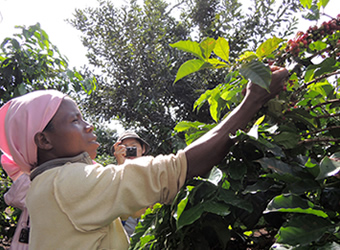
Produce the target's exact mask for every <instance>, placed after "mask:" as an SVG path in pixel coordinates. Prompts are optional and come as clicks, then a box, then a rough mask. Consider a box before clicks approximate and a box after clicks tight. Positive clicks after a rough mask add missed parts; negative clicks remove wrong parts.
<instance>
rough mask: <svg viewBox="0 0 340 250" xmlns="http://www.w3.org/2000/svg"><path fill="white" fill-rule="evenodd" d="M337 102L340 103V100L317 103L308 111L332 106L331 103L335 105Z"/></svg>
mask: <svg viewBox="0 0 340 250" xmlns="http://www.w3.org/2000/svg"><path fill="white" fill-rule="evenodd" d="M337 102H339V103H340V99H333V100H328V101H326V102H322V103H319V104H317V105H314V106H313V107H310V109H309V110H313V109H316V108H318V107H321V106H322V105H327V104H333V103H337Z"/></svg>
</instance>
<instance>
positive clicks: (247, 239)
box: [131, 1, 340, 249]
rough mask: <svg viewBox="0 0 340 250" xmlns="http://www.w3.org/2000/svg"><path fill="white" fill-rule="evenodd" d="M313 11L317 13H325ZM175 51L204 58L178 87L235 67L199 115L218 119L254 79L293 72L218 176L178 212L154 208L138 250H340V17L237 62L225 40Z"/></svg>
mask: <svg viewBox="0 0 340 250" xmlns="http://www.w3.org/2000/svg"><path fill="white" fill-rule="evenodd" d="M307 4H308V3H306V1H305V5H307ZM321 4H322V1H319V7H321ZM310 8H311V9H312V10H313V11H312V13H311V16H314V17H315V16H316V15H318V14H319V12H318V10H319V8H317V7H315V6H310ZM172 46H173V47H175V48H177V49H180V50H183V51H187V52H190V53H192V54H193V55H194V56H196V59H191V60H189V61H187V62H185V63H184V64H182V65H181V67H180V68H179V70H178V73H177V77H176V79H175V81H178V80H179V79H181V78H183V77H187V76H188V75H189V74H192V73H194V72H196V71H199V70H203V69H209V68H211V69H218V68H228V69H229V74H228V75H227V77H226V79H225V82H224V83H221V84H220V85H218V86H217V87H216V88H215V89H212V90H207V91H206V92H205V93H204V94H203V95H201V97H200V98H199V99H198V100H197V101H196V103H195V107H196V108H198V109H199V108H200V107H201V106H202V105H203V104H204V103H209V105H210V112H211V116H212V117H213V118H214V120H215V121H216V122H218V121H219V119H220V117H221V113H223V110H224V109H227V110H229V107H230V106H231V104H232V103H239V102H240V100H241V99H242V90H243V89H244V88H245V85H246V84H247V82H248V79H250V80H253V81H254V82H259V84H260V85H261V86H263V87H264V88H266V86H268V84H269V81H270V74H271V73H270V70H269V69H268V64H270V65H280V66H285V67H288V68H289V69H290V79H289V81H288V83H287V86H286V89H285V91H283V92H282V93H281V94H280V95H279V96H278V97H277V98H275V99H273V100H271V101H270V102H269V103H268V104H267V105H266V106H265V107H263V108H262V109H261V111H260V112H259V114H258V116H257V117H256V118H255V119H254V121H253V122H252V124H250V126H249V127H248V128H247V129H246V130H244V131H241V130H240V131H238V132H237V133H236V134H235V135H233V137H234V139H235V141H236V143H235V145H234V146H233V148H232V149H231V150H230V153H229V154H228V155H227V157H226V159H225V161H224V162H223V163H222V164H220V165H219V166H218V168H215V169H214V170H213V171H212V172H211V174H210V176H209V177H207V178H195V179H194V180H190V181H188V182H187V183H186V185H185V187H184V188H182V190H181V191H180V192H179V194H178V195H177V197H176V199H175V200H174V202H173V203H172V204H171V205H163V206H161V205H159V204H156V205H155V206H154V208H153V210H151V209H149V210H148V211H147V213H146V214H145V215H144V217H143V219H142V220H141V223H140V224H139V226H138V227H137V229H136V231H135V235H133V237H132V245H131V249H338V248H339V247H340V231H339V225H340V224H339V223H340V220H339V211H340V206H339V204H340V200H339V194H340V181H339V176H338V173H339V170H340V146H339V142H340V139H339V136H340V119H339V115H340V113H339V111H340V94H339V86H340V79H339V75H340V63H339V61H340V60H339V56H340V53H339V52H340V15H338V16H337V17H336V18H333V19H331V20H330V21H329V22H324V23H323V24H322V25H321V26H319V27H317V26H315V27H314V26H313V27H311V28H309V29H308V31H307V32H306V33H303V32H299V33H298V34H297V35H296V37H295V38H294V39H292V40H289V41H285V40H282V39H278V38H276V37H274V38H271V39H268V40H267V41H266V42H264V43H262V44H261V45H260V46H259V47H258V48H257V49H256V51H247V52H245V53H244V54H242V55H241V56H240V57H239V58H238V59H237V60H230V57H229V54H230V52H229V44H228V42H227V40H225V39H224V38H218V39H212V38H210V39H205V40H203V41H201V42H200V43H196V42H192V41H181V42H178V43H175V44H172ZM268 76H269V77H268ZM176 84H181V83H180V82H178V83H176ZM215 124H216V123H215ZM215 124H205V123H202V122H184V121H183V122H180V123H179V124H177V126H176V127H175V130H176V131H177V132H185V133H186V140H187V142H188V143H190V142H191V141H192V140H194V139H195V138H197V137H199V136H200V135H201V134H202V133H205V132H206V131H208V130H209V129H211V128H212V127H213V126H215Z"/></svg>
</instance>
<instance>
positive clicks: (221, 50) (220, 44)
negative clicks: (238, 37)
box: [214, 37, 230, 62]
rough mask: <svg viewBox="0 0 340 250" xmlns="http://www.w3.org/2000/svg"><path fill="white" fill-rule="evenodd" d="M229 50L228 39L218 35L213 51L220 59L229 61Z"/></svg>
mask: <svg viewBox="0 0 340 250" xmlns="http://www.w3.org/2000/svg"><path fill="white" fill-rule="evenodd" d="M229 50H230V48H229V43H228V41H227V40H226V39H225V38H223V37H219V38H218V39H217V41H216V45H215V48H214V53H215V54H216V55H217V56H218V57H220V58H221V59H222V60H225V61H227V62H229Z"/></svg>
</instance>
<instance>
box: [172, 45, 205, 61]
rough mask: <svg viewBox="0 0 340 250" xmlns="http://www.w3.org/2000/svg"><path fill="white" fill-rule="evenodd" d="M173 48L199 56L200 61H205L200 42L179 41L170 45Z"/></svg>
mask: <svg viewBox="0 0 340 250" xmlns="http://www.w3.org/2000/svg"><path fill="white" fill-rule="evenodd" d="M170 46H171V47H173V48H177V49H179V50H183V51H186V52H189V53H191V54H193V55H195V56H197V57H198V58H199V59H202V60H204V56H203V55H202V50H201V48H200V45H199V43H198V42H194V41H190V40H187V41H179V42H177V43H172V44H170Z"/></svg>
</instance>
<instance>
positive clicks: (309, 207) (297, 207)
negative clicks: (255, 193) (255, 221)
mask: <svg viewBox="0 0 340 250" xmlns="http://www.w3.org/2000/svg"><path fill="white" fill-rule="evenodd" d="M268 212H290V213H303V214H313V215H316V216H319V217H323V218H327V217H328V215H327V214H326V213H325V212H324V211H322V210H317V209H315V208H314V204H313V203H312V202H310V201H309V200H306V199H302V198H301V197H300V196H298V195H294V194H282V195H279V196H276V197H275V198H274V199H272V200H271V201H270V202H269V204H268V206H267V208H266V210H265V211H264V213H268Z"/></svg>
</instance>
